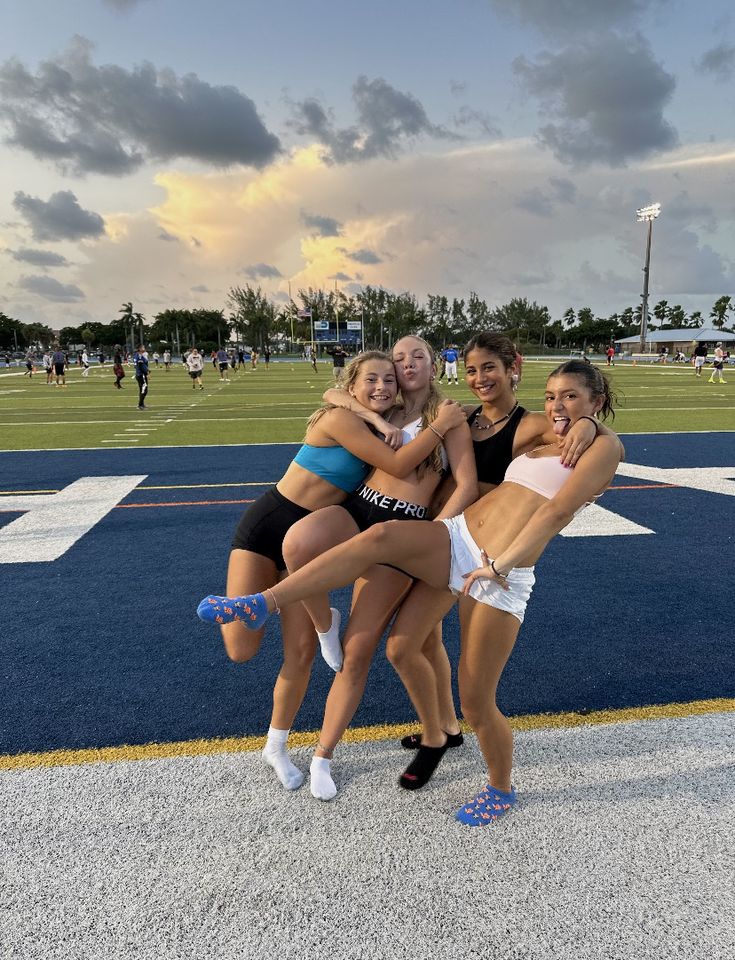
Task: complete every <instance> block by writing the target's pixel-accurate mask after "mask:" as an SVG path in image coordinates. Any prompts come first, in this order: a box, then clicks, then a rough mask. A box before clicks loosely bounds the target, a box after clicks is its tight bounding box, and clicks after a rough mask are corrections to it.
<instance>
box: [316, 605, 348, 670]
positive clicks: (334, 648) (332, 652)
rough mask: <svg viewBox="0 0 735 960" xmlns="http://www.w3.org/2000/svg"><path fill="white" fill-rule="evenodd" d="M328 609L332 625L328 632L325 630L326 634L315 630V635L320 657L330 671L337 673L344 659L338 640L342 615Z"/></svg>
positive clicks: (333, 609)
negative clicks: (320, 653)
mask: <svg viewBox="0 0 735 960" xmlns="http://www.w3.org/2000/svg"><path fill="white" fill-rule="evenodd" d="M329 609H330V611H331V614H332V623H331V625H330V627H329V630H327V632H326V633H319V631H318V630H317V632H316V635H317V637H319V646H320V647H321V651H322V657H323V658H324V659H325V660H326V661H327V663H328V664H329V666H330V667H331V668H332V670H334V672H335V673H338V672H339V671H340V670H341V669H342V664H343V662H344V659H345V655H344V652H343V651H342V641H341V640H340V639H339V626H340V623H341V622H342V615H341V614H340V612H339V610H336V609H335V608H334V607H330V608H329Z"/></svg>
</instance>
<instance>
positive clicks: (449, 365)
mask: <svg viewBox="0 0 735 960" xmlns="http://www.w3.org/2000/svg"><path fill="white" fill-rule="evenodd" d="M442 359H443V360H444V371H443V373H442V376H444V374H446V375H447V386H449V384H450V383H451V382H452V380H454V383H455V385H457V384H459V380H458V378H457V360H458V359H459V350H458V349H457V348H456V347H455V346H454V344H452V343H450V344H449V346H448V347H447V348H446V350H443V351H442Z"/></svg>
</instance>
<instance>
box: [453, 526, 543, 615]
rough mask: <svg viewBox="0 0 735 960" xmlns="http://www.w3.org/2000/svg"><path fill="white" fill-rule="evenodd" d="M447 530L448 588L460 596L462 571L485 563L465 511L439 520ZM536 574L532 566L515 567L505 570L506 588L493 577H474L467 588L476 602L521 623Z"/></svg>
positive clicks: (469, 571)
mask: <svg viewBox="0 0 735 960" xmlns="http://www.w3.org/2000/svg"><path fill="white" fill-rule="evenodd" d="M440 522H441V523H443V524H444V525H445V526H446V528H447V530H448V531H449V542H450V545H451V551H452V553H451V560H450V563H449V584H448V586H449V589H450V590H451V591H452V593H454V594H455V595H457V596H459V594H461V593H462V589H463V587H464V584H465V580H464V577H463V576H462V574H463V573H471V572H472V571H473V570H476V569H477V568H478V567H482V566H484V564H483V562H482V556H481V555H480V548H479V547H478V546H477V544H476V543H475V541H474V540H473V539H472V535H471V534H470V531H469V530H468V529H467V524H466V522H465V519H464V515H461V516H459V517H450V518H449V519H448V520H442V521H440ZM535 582H536V577H535V576H534V573H533V567H514V568H513V569H512V570H511V571H510V573H509V574H508V586H509V588H510V589H509V590H503V588H502V587H501V586H500V584H499V583H496V581H495V580H476V581H475V582H474V583H473V584H472V586H471V588H470V596H471V597H472V599H473V600H477V601H478V603H485V604H487V605H488V606H489V607H495V609H496V610H505V612H506V613H512V614H513V616H514V617H516V618H517V619H518V620H519V621H520V622H521V623H523V617H524V616H525V613H526V604H527V603H528V598H529V597H530V596H531V591H532V590H533V585H534V583H535Z"/></svg>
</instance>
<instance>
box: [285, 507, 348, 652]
mask: <svg viewBox="0 0 735 960" xmlns="http://www.w3.org/2000/svg"><path fill="white" fill-rule="evenodd" d="M359 532H360V531H359V528H358V526H357V524H356V523H355V521H354V520H353V519H352V517H351V516H350V515H349V513H348V512H347V511H346V510H345V509H344V507H339V506H335V507H324V508H323V509H322V510H315V511H314V513H310V514H309V516H308V517H304V519H303V520H299V522H298V523H295V524H294V525H293V526H292V527H291V529H290V530H289V531H288V533H287V534H286V536H285V537H284V540H283V558H284V560H285V561H286V564H287V566H288V570H289V573H294V572H295V571H296V570H299V569H300V568H301V567H303V566H305V564H307V563H309V561H310V560H313V559H314V558H315V557H318V556H321V554H322V553H325V552H326V551H327V550H329V549H330V548H331V547H336V546H338V545H339V544H340V543H345V542H346V541H347V540H349V539H351V538H352V537H354V536H356V535H357V534H358V533H359ZM302 602H303V605H304V606H305V607H306V610H307V611H308V614H309V616H310V617H311V621H312V623H313V624H314V626H315V627H316V629H317V630H319V632H320V633H326V631H327V630H329V628H330V626H331V624H332V614H331V612H330V606H329V595H328V594H326V593H322V594H315V595H314V596H312V597H308V598H307V599H306V600H304V601H302Z"/></svg>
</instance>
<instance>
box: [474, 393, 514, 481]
mask: <svg viewBox="0 0 735 960" xmlns="http://www.w3.org/2000/svg"><path fill="white" fill-rule="evenodd" d="M481 410H482V407H477V409H476V410H473V411H472V413H471V414H470V415H469V416H468V417H467V423H469V424H470V426H472V421H473V420H474V419H475V417H476V416H477V414H478V413H480V411H481ZM525 412H526V410H525V408H524V407H520V406H519V407H516V408H515V410H514V411H513V413H512V414H511V415H510V417H509V418H508V421H507V422H506V423H505V424H504V425H503V426H502V427H501V428H500V430H498V432H497V433H494V434H493V435H492V436H490V437H488V438H487V440H474V439H473V441H472V449H473V451H474V454H475V463H476V465H477V479H478V480H479V481H480V483H493V484H495V486H498V485H499V484H501V483H502V482H503V479H504V477H505V471H506V470H507V469H508V467H509V466H510V462H511V460H512V459H513V440H514V439H515V435H516V430H517V429H518V424H519V423H520V422H521V419H522V417H523V415H524V413H525Z"/></svg>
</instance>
